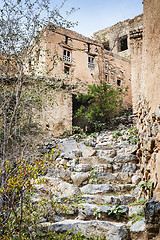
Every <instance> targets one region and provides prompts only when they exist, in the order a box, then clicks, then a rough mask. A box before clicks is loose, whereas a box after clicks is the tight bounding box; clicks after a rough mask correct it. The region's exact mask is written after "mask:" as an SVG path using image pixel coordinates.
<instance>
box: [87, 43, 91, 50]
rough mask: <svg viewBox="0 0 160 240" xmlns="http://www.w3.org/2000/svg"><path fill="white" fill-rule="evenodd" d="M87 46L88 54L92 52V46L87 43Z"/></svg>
mask: <svg viewBox="0 0 160 240" xmlns="http://www.w3.org/2000/svg"><path fill="white" fill-rule="evenodd" d="M87 45H88V52H90V50H91V44H90V43H87Z"/></svg>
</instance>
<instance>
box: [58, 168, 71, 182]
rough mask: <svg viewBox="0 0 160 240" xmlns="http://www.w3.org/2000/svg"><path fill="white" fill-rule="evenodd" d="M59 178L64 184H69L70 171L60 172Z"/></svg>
mask: <svg viewBox="0 0 160 240" xmlns="http://www.w3.org/2000/svg"><path fill="white" fill-rule="evenodd" d="M59 176H60V178H61V179H62V180H64V181H66V182H71V172H70V171H67V170H66V171H62V170H61V171H60V173H59Z"/></svg>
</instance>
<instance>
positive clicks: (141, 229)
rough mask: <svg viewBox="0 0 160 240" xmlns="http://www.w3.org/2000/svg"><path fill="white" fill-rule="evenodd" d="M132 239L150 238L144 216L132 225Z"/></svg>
mask: <svg viewBox="0 0 160 240" xmlns="http://www.w3.org/2000/svg"><path fill="white" fill-rule="evenodd" d="M130 235H131V239H139V240H142V239H148V238H147V233H146V223H145V219H144V218H142V219H140V220H139V221H137V222H135V223H134V224H133V225H132V226H131V227H130Z"/></svg>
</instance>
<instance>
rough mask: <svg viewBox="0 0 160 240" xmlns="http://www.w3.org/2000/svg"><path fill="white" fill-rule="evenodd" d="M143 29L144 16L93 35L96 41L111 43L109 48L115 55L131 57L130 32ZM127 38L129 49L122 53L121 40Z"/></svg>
mask: <svg viewBox="0 0 160 240" xmlns="http://www.w3.org/2000/svg"><path fill="white" fill-rule="evenodd" d="M142 28H143V15H142V14H141V15H139V16H136V17H135V18H133V19H127V20H125V21H123V22H119V23H117V24H115V25H113V26H112V27H108V28H105V29H103V30H100V31H98V32H95V33H94V34H93V37H94V39H96V40H99V41H102V42H105V41H107V40H108V41H109V47H110V49H111V51H112V52H113V53H116V54H119V55H120V56H123V57H128V56H130V55H131V46H130V31H132V30H133V29H136V30H138V29H142ZM123 37H127V42H128V49H126V50H124V51H120V40H121V39H122V38H123Z"/></svg>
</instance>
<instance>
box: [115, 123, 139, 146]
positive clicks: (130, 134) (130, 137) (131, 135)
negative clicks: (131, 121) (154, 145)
mask: <svg viewBox="0 0 160 240" xmlns="http://www.w3.org/2000/svg"><path fill="white" fill-rule="evenodd" d="M137 134H138V131H137V128H136V127H131V128H129V129H126V130H117V131H114V132H113V134H112V136H113V138H116V139H118V138H119V137H121V136H124V135H126V136H125V137H126V140H127V141H128V142H129V143H130V144H133V145H136V144H137V143H138V135H137Z"/></svg>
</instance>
